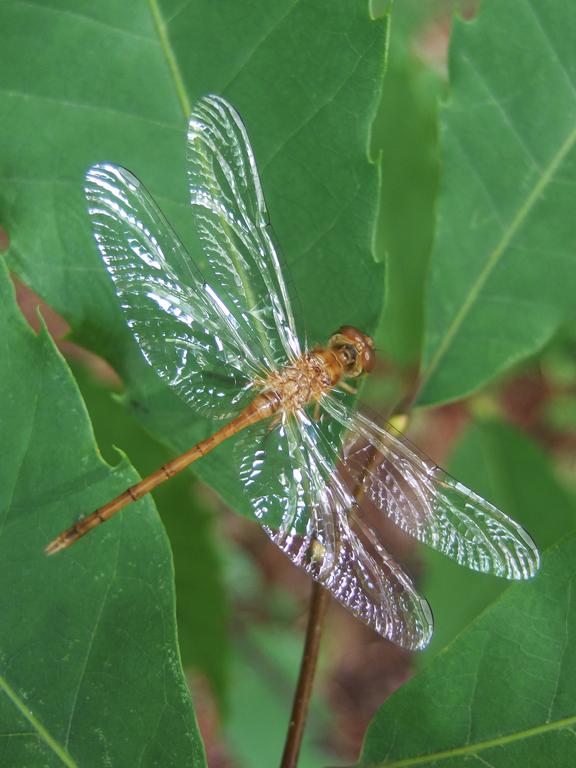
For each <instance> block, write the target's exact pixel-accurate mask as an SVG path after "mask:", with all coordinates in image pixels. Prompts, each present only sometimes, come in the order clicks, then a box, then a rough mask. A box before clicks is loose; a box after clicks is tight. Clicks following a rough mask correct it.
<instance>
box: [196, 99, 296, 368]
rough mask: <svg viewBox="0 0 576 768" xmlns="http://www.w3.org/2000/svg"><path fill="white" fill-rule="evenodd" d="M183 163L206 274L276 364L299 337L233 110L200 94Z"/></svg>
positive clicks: (247, 145) (269, 360) (269, 361)
mask: <svg viewBox="0 0 576 768" xmlns="http://www.w3.org/2000/svg"><path fill="white" fill-rule="evenodd" d="M187 168H188V180H189V187H190V201H191V204H192V210H193V213H194V217H195V223H196V229H197V231H198V234H199V236H200V238H201V240H202V243H203V247H204V252H205V255H206V258H207V261H208V268H207V272H206V274H207V277H208V278H209V280H210V281H211V282H213V284H214V285H217V286H218V287H219V290H220V291H221V293H220V295H221V296H222V298H223V299H224V300H225V301H226V303H227V306H228V307H229V309H230V311H231V313H232V315H233V316H234V318H235V320H236V322H237V323H238V324H239V325H240V326H244V325H245V324H248V325H249V326H250V328H251V329H253V330H254V333H255V335H256V336H257V340H256V343H257V345H258V347H259V349H260V354H261V355H262V359H263V362H264V363H265V365H266V366H267V367H268V368H269V369H272V368H276V367H278V366H280V365H283V364H285V363H286V361H287V360H289V359H291V358H294V357H297V356H298V355H299V354H300V345H299V343H298V340H297V337H296V332H295V325H294V318H293V315H292V309H291V307H290V301H289V298H288V293H287V290H286V286H285V284H284V277H283V275H282V269H281V265H280V261H279V258H278V254H277V252H276V249H275V247H274V243H273V240H272V233H271V230H270V226H269V220H268V213H267V211H266V204H265V201H264V195H263V193H262V187H261V185H260V179H259V177H258V171H257V168H256V163H255V160H254V154H253V152H252V148H251V146H250V142H249V139H248V136H247V134H246V130H245V128H244V125H243V124H242V121H241V119H240V116H239V115H238V113H237V112H236V111H235V110H234V109H233V108H232V107H231V106H230V104H228V103H227V102H226V101H224V99H221V98H219V97H217V96H206V97H204V98H203V99H201V100H200V101H199V102H198V103H197V104H196V106H195V107H194V110H193V111H192V114H191V116H190V122H189V124H188V152H187Z"/></svg>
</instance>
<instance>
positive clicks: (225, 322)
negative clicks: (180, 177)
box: [85, 164, 261, 417]
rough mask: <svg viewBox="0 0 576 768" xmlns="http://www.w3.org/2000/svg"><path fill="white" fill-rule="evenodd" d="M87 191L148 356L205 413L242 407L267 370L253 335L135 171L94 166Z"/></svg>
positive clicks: (105, 254) (103, 250)
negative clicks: (205, 274)
mask: <svg viewBox="0 0 576 768" xmlns="http://www.w3.org/2000/svg"><path fill="white" fill-rule="evenodd" d="M85 192H86V198H87V200H88V210H89V213H90V217H91V220H92V227H93V230H94V237H95V239H96V243H97V245H98V250H99V251H100V254H101V256H102V259H103V261H104V263H105V265H106V269H107V270H108V272H109V274H110V276H111V278H112V280H113V282H114V287H115V289H116V294H117V295H118V298H119V300H120V305H121V307H122V312H123V313H124V316H125V318H126V321H127V323H128V326H129V327H130V329H131V330H132V333H133V334H134V337H135V338H136V341H137V342H138V345H139V346H140V349H141V350H142V353H143V354H144V357H145V358H146V360H147V361H148V363H149V364H150V365H151V366H152V367H153V368H154V370H155V371H156V372H157V374H158V375H159V376H160V377H161V378H162V379H163V380H164V381H166V382H167V383H168V384H169V385H170V386H171V387H173V388H174V389H175V390H176V392H177V393H178V394H179V395H180V397H182V399H183V400H184V401H185V402H187V403H189V404H191V405H192V406H193V407H195V408H196V409H197V410H198V411H199V412H201V413H203V414H204V415H208V416H211V417H225V416H231V415H233V414H234V413H237V412H238V410H239V409H240V408H241V407H242V406H243V405H244V404H245V403H246V402H247V401H248V399H249V398H250V397H251V395H252V392H251V384H252V382H253V380H254V378H255V377H256V376H257V375H259V374H261V367H260V365H259V360H258V357H257V354H256V352H257V350H255V349H254V345H253V344H252V343H251V342H252V337H251V335H250V334H244V333H243V332H242V331H243V329H242V328H240V326H239V325H238V323H237V321H236V320H235V318H234V316H233V314H232V313H231V312H230V311H229V309H228V308H227V307H226V305H225V304H224V303H223V302H222V301H221V299H220V298H219V297H218V295H217V293H216V292H215V290H214V288H213V287H212V286H211V285H210V284H209V283H207V282H206V281H205V280H203V278H202V276H201V274H200V272H199V271H198V270H197V269H196V268H195V267H194V265H193V264H192V262H191V260H190V257H189V255H188V254H187V252H186V250H185V249H184V247H183V245H182V244H181V243H180V241H179V240H178V237H177V236H176V234H175V233H174V232H173V230H172V228H171V227H170V225H169V224H168V222H167V221H166V219H165V218H164V216H163V214H162V213H161V211H160V210H159V208H158V206H157V205H156V203H155V202H154V200H153V199H152V197H151V196H150V194H149V193H148V192H147V191H146V189H145V188H144V186H143V185H142V184H141V183H140V182H139V181H138V179H137V178H136V177H135V176H133V175H132V174H131V173H130V172H129V171H127V170H125V169H124V168H120V167H118V166H115V165H111V164H103V165H95V166H93V167H92V168H91V169H90V170H89V171H88V173H87V175H86V184H85Z"/></svg>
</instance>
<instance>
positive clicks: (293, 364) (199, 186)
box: [46, 95, 539, 649]
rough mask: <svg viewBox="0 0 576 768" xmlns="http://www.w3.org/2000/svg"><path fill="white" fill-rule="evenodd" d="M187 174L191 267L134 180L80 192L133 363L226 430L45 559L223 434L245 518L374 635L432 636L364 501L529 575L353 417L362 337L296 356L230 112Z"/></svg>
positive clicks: (424, 534) (450, 498)
mask: <svg viewBox="0 0 576 768" xmlns="http://www.w3.org/2000/svg"><path fill="white" fill-rule="evenodd" d="M186 170H187V179H188V190H189V199H190V205H191V210H192V214H193V218H194V224H195V228H196V232H197V235H198V238H199V240H200V243H201V245H202V249H203V255H204V260H205V264H203V268H202V269H200V268H199V266H198V264H197V263H195V261H194V260H193V259H192V258H191V256H190V255H189V254H188V253H187V251H186V249H185V248H184V246H183V245H182V243H181V241H180V240H179V238H178V236H177V235H176V234H175V232H174V231H173V229H172V228H171V226H170V224H169V223H168V221H167V220H166V218H165V217H164V215H163V214H162V212H161V211H160V209H159V207H158V205H157V204H156V202H155V201H154V200H153V198H152V197H151V195H150V194H149V193H148V192H147V190H146V189H145V188H144V186H143V185H142V184H141V183H140V181H139V180H138V179H137V178H136V177H135V176H134V175H133V174H132V173H130V172H129V171H127V170H126V169H124V168H122V167H120V166H117V165H113V164H110V163H102V164H98V165H94V166H93V167H92V168H90V170H89V171H88V173H87V175H86V179H85V194H86V198H87V202H88V210H89V215H90V218H91V222H92V227H93V233H94V237H95V240H96V244H97V248H98V250H99V252H100V255H101V257H102V260H103V262H104V265H105V267H106V270H107V271H108V274H109V275H110V277H111V279H112V281H113V284H114V288H115V292H116V295H117V297H118V300H119V303H120V306H121V309H122V312H123V315H124V317H125V320H126V323H127V325H128V327H129V328H130V330H131V332H132V334H133V336H134V338H135V340H136V342H137V344H138V346H139V348H140V350H141V352H142V354H143V356H144V358H145V359H146V361H147V362H148V363H149V364H150V366H152V368H153V369H154V371H155V372H156V374H157V375H158V376H159V377H160V379H162V380H163V381H164V382H166V383H167V385H169V386H170V387H171V388H172V389H173V390H174V391H175V392H176V393H177V394H178V395H179V396H180V398H182V400H183V401H184V402H185V403H187V404H188V405H189V406H190V408H191V409H193V410H194V411H196V412H197V413H198V414H201V415H203V416H208V417H210V418H211V419H221V420H224V422H223V425H222V426H221V427H220V429H218V430H217V431H215V432H214V433H213V434H212V435H211V436H210V437H208V438H206V439H205V440H202V441H201V442H200V443H198V444H197V445H195V446H193V447H192V448H190V450H188V451H187V452H186V453H184V454H182V455H181V456H179V457H177V458H174V459H173V460H171V461H169V462H168V463H166V464H164V466H162V467H161V468H160V469H158V470H157V471H156V472H154V473H153V474H151V475H150V476H148V477H146V478H144V479H143V480H141V481H140V482H138V483H136V484H135V485H133V486H131V487H130V488H128V489H127V490H126V491H125V492H124V493H122V494H120V496H118V497H117V498H115V499H113V500H112V501H110V502H109V503H107V504H105V505H104V506H102V507H100V508H99V509H97V510H96V511H94V512H93V513H92V514H89V515H88V516H86V517H84V518H82V519H80V520H79V521H78V522H75V523H74V524H73V525H72V526H71V527H70V528H68V529H67V530H65V531H64V532H62V533H61V534H60V535H59V536H58V537H57V538H55V539H54V541H52V542H51V543H50V544H49V545H48V547H47V548H46V552H47V553H48V554H54V553H56V552H58V551H60V550H62V549H65V548H66V547H69V546H70V545H72V544H73V543H74V542H76V541H77V540H78V539H80V538H81V537H82V536H84V535H85V534H86V533H88V532H89V531H91V530H92V529H93V528H96V527H97V526H99V525H100V524H102V523H104V522H105V521H107V520H109V519H110V518H111V517H112V516H113V515H114V514H115V513H116V512H118V511H119V510H120V509H122V508H123V507H125V506H126V505H127V504H130V503H131V502H135V501H137V500H138V499H140V498H141V497H142V496H144V495H145V494H147V493H149V492H150V491H152V490H153V489H154V488H155V487H156V486H158V485H159V484H160V483H163V482H164V481H166V480H168V479H169V478H171V477H172V476H174V475H175V474H176V473H178V472H180V471H181V470H183V469H184V468H185V467H187V466H189V465H190V464H192V463H193V462H194V461H196V460H198V459H200V458H202V457H203V456H205V455H206V454H207V453H209V452H210V451H212V450H214V449H215V448H216V447H217V446H218V445H220V444H221V443H222V442H223V441H224V440H228V439H230V438H232V437H233V436H234V438H235V446H234V460H235V462H236V465H237V470H238V476H239V479H240V482H241V484H242V487H243V490H244V492H245V493H246V495H247V498H248V499H249V501H250V504H251V507H252V510H253V513H254V516H255V517H256V519H257V520H258V522H259V523H260V524H261V526H262V528H263V529H264V531H265V532H266V534H267V535H268V536H269V537H270V539H271V540H272V541H273V542H274V543H275V544H276V545H277V546H278V547H279V548H280V549H281V550H282V551H283V552H284V553H285V554H286V555H287V556H288V557H289V558H290V559H291V560H292V562H293V563H294V564H295V565H296V566H298V567H299V568H301V569H302V570H304V571H305V572H306V573H308V574H309V575H310V576H311V577H312V578H313V579H315V580H316V581H318V582H319V583H320V584H321V585H323V586H324V587H325V588H326V589H327V590H329V592H330V593H331V594H332V595H333V597H334V598H335V599H336V600H337V601H339V602H340V603H341V604H342V605H344V606H345V607H346V608H348V609H349V610H350V611H351V612H352V614H353V615H354V616H355V617H357V618H359V619H361V620H362V621H364V622H365V623H366V624H368V625H369V626H370V627H372V628H373V629H374V630H375V631H376V632H378V633H379V634H380V635H382V636H383V637H386V638H388V639H389V640H391V641H393V642H394V643H396V644H398V645H400V646H403V647H405V648H408V649H422V648H424V647H425V646H426V645H427V643H428V642H429V640H430V637H431V634H432V627H433V619H432V613H431V610H430V607H429V605H428V603H427V602H426V600H425V599H424V598H423V597H421V595H420V594H419V593H418V591H417V589H416V587H415V585H414V583H413V581H412V580H411V578H410V577H409V576H408V574H407V573H406V572H405V570H404V569H403V568H402V567H401V566H400V565H399V564H398V563H397V562H396V561H395V560H394V559H393V558H392V557H391V555H390V554H389V553H388V552H387V550H386V549H385V547H384V545H383V544H382V542H381V540H380V537H379V536H378V535H377V534H376V533H375V531H374V529H373V527H371V526H369V525H368V524H367V523H366V522H365V521H364V519H363V515H362V509H364V505H365V504H369V505H371V506H372V507H374V508H375V509H376V510H377V511H378V513H379V514H383V515H385V516H387V517H389V518H391V519H392V520H393V521H394V523H396V524H397V525H398V526H399V527H400V528H401V529H402V530H403V531H405V532H406V533H408V534H409V535H411V536H412V537H414V538H415V539H417V540H418V541H420V542H423V543H425V544H427V545H429V546H431V547H433V548H434V549H437V550H439V551H440V552H442V553H444V554H445V555H447V556H448V557H450V558H453V559H454V560H456V561H457V562H458V563H460V564H461V565H463V566H467V567H468V568H471V569H473V570H476V571H479V572H482V573H492V574H496V575H498V576H502V577H505V578H508V579H528V578H530V577H532V576H534V574H535V573H536V571H537V570H538V567H539V553H538V550H537V548H536V546H535V544H534V542H533V541H532V539H531V538H530V536H529V535H528V533H526V531H525V530H524V529H523V528H522V527H521V526H520V525H519V524H518V523H516V522H515V521H514V520H512V519H511V518H510V517H508V516H507V515H506V514H504V513H503V512H502V511H500V510H499V509H497V508H496V507H495V506H494V505H492V504H491V503H489V502H488V501H485V500H484V499H482V498H481V497H480V496H478V495H477V494H476V493H474V492H473V491H471V490H470V489H468V488H466V486H464V485H463V484H462V483H460V482H458V481H457V480H455V479H454V478H453V477H451V476H450V475H449V474H447V473H446V472H444V471H443V470H442V469H441V468H440V467H438V466H437V465H436V464H435V463H434V462H433V461H431V460H430V459H428V458H427V457H426V456H425V455H424V454H422V453H421V452H419V451H418V450H417V449H416V448H415V447H414V446H412V445H411V443H409V442H408V441H407V440H406V439H405V438H404V437H403V436H402V435H401V434H400V433H399V432H397V431H395V430H394V429H393V428H392V427H391V426H387V427H384V426H381V425H380V424H379V423H377V421H376V420H374V419H372V418H371V417H369V416H367V415H366V414H365V413H364V412H363V411H362V410H360V409H358V408H357V407H356V405H355V402H354V398H353V397H352V394H351V393H353V392H354V387H353V386H352V384H351V382H354V381H355V380H359V379H360V377H362V376H364V375H365V374H369V373H370V371H371V370H372V369H373V367H374V362H375V350H374V344H373V341H372V339H371V338H370V336H368V335H367V334H365V333H363V332H362V331H361V330H359V329H357V328H355V327H353V326H351V325H343V326H342V327H341V328H339V329H338V330H337V331H336V332H335V333H333V334H332V336H330V338H329V340H328V342H327V343H326V344H325V345H324V346H315V347H311V348H308V347H307V346H306V345H304V344H301V343H300V340H299V337H298V334H297V331H296V324H295V319H294V313H293V310H292V307H291V303H290V299H289V295H288V290H287V287H286V283H285V277H284V275H283V270H282V266H281V257H280V255H279V251H278V249H277V247H276V245H275V241H274V237H273V234H272V231H271V227H270V222H269V217H268V213H267V208H266V204H265V200H264V195H263V191H262V185H261V182H260V178H259V175H258V171H257V167H256V162H255V157H254V152H253V150H252V147H251V144H250V141H249V139H248V135H247V132H246V129H245V127H244V124H243V122H242V120H241V118H240V116H239V114H238V113H237V112H236V110H235V109H234V108H233V107H232V106H231V105H230V104H229V103H228V102H227V101H225V100H224V99H223V98H221V97H218V96H214V95H209V96H205V97H203V98H202V99H200V100H199V101H198V102H197V103H196V105H195V107H194V109H193V111H192V114H191V116H190V120H189V123H188V131H187V142H186Z"/></svg>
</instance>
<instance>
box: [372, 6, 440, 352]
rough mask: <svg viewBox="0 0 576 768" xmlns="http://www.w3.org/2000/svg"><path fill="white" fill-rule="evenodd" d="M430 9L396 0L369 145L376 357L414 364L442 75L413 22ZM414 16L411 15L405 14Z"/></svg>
mask: <svg viewBox="0 0 576 768" xmlns="http://www.w3.org/2000/svg"><path fill="white" fill-rule="evenodd" d="M429 14H430V7H429V6H427V5H425V4H422V3H419V4H418V5H415V4H414V3H405V2H402V3H398V4H397V5H396V7H395V9H394V14H393V17H392V25H391V26H392V33H391V40H390V51H389V54H388V63H387V67H386V77H385V80H384V84H383V88H382V100H381V102H380V108H379V110H378V114H377V116H376V120H375V122H374V127H373V133H372V147H373V151H374V154H378V153H379V154H380V167H381V176H382V189H381V193H380V197H381V199H380V216H379V222H378V231H377V238H376V246H377V252H378V254H379V255H380V258H381V259H382V260H383V261H384V259H386V269H387V271H386V305H385V309H384V313H383V315H382V318H381V321H380V324H379V326H378V330H377V332H376V335H375V342H376V347H377V348H378V351H379V353H380V355H382V354H383V355H384V356H386V357H390V358H391V359H392V361H393V362H394V363H395V364H396V365H401V366H407V365H412V366H415V365H416V364H417V363H418V361H419V359H420V354H421V345H422V332H423V327H424V317H423V314H424V312H423V308H424V286H425V279H426V275H427V271H428V261H429V255H430V248H431V243H432V235H433V228H434V217H433V211H434V197H435V193H436V186H437V176H438V168H437V165H438V162H437V157H436V143H437V136H436V134H437V128H436V121H437V118H436V111H437V108H436V102H437V100H438V98H439V95H440V93H441V92H442V90H443V81H442V80H441V78H440V77H439V76H438V75H437V74H436V73H435V72H432V71H431V70H430V69H427V68H426V67H425V66H424V65H423V64H422V62H420V61H418V60H417V58H416V56H415V55H414V52H413V45H412V43H413V37H414V34H415V31H414V28H415V27H419V26H421V24H422V21H423V19H424V18H427V16H428V15H429ZM415 15H416V18H413V17H414V16H415Z"/></svg>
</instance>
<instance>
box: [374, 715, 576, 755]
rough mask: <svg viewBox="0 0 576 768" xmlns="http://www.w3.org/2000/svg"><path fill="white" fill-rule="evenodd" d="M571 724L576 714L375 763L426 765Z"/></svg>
mask: <svg viewBox="0 0 576 768" xmlns="http://www.w3.org/2000/svg"><path fill="white" fill-rule="evenodd" d="M571 725H576V715H572V716H570V717H565V718H562V719H561V720H554V721H553V722H549V723H545V724H544V725H537V726H534V727H533V728H527V729H526V730H523V731H516V732H515V733H510V734H508V735H506V736H499V737H498V738H495V739H488V740H486V741H479V742H475V743H472V744H466V746H464V747H457V748H456V749H446V750H444V751H443V752H431V753H430V754H427V755H418V756H416V757H407V758H403V759H402V760H395V761H394V762H391V763H389V762H386V763H374V764H373V765H374V768H379V766H382V767H384V766H385V768H404V766H411V765H424V764H426V763H431V762H434V761H436V760H443V759H451V758H454V757H459V756H461V755H470V754H475V753H477V752H483V751H484V750H486V749H492V748H493V747H502V746H505V745H506V744H511V743H513V742H515V741H521V740H522V739H529V738H533V737H534V736H539V735H540V734H542V733H548V732H549V731H555V730H561V729H563V728H569V727H570V726H571Z"/></svg>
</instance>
